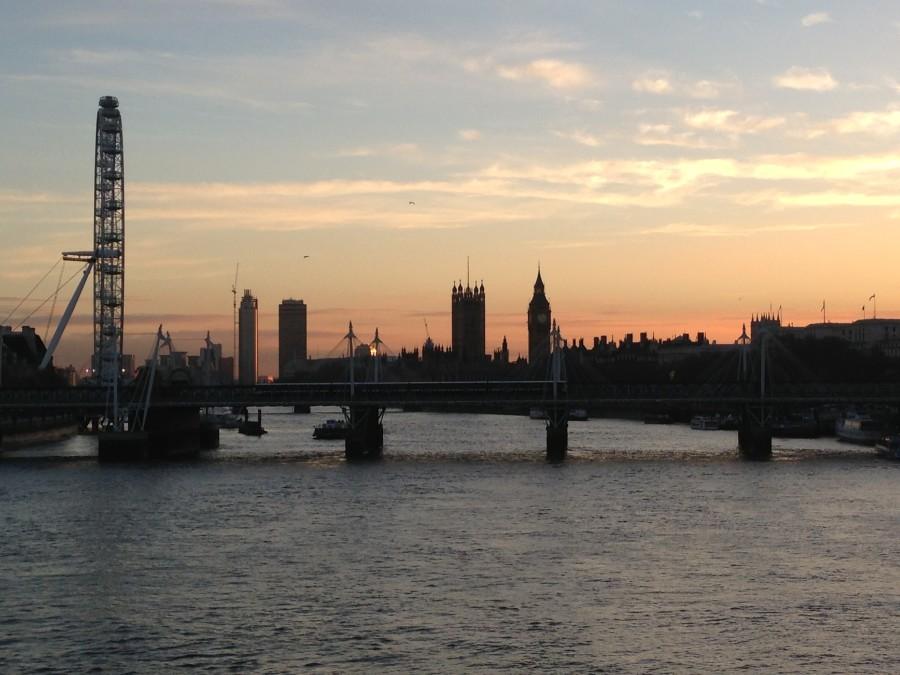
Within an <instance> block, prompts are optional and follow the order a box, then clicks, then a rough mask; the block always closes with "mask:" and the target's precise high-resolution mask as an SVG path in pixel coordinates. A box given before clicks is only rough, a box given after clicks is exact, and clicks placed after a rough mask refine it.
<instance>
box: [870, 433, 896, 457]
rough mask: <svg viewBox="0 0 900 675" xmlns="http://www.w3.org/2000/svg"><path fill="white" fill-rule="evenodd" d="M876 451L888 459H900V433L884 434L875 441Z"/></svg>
mask: <svg viewBox="0 0 900 675" xmlns="http://www.w3.org/2000/svg"><path fill="white" fill-rule="evenodd" d="M875 452H877V453H878V454H879V455H881V456H882V457H887V458H888V459H900V434H896V433H895V434H884V435H883V436H882V437H881V438H879V439H878V441H877V442H876V443H875Z"/></svg>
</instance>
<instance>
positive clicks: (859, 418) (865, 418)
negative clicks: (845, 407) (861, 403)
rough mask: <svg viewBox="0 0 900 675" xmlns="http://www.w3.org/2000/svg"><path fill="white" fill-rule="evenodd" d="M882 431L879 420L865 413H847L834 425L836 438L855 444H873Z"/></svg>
mask: <svg viewBox="0 0 900 675" xmlns="http://www.w3.org/2000/svg"><path fill="white" fill-rule="evenodd" d="M882 431H883V424H882V423H881V421H880V420H877V419H875V418H873V417H872V416H871V415H868V414H865V413H855V412H850V413H847V414H846V415H844V416H843V417H841V419H839V420H838V421H837V423H836V424H835V425H834V433H835V434H837V437H838V439H840V440H842V441H844V442H846V443H856V444H857V445H875V443H877V442H878V439H879V438H881V435H882Z"/></svg>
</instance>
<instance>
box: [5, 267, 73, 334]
mask: <svg viewBox="0 0 900 675" xmlns="http://www.w3.org/2000/svg"><path fill="white" fill-rule="evenodd" d="M61 262H62V259H60V260H57V261H56V262H55V263H53V265H52V266H51V267H50V269H49V270H47V272H46V273H45V274H44V276H42V277H41V278H40V280H38V282H37V283H36V284H35V285H34V286H32V287H31V290H30V291H28V294H27V295H26V296H25V297H24V298H22V299H21V300H19V304H18V305H16V306H15V307H14V308H13V310H12V311H11V312H10V313H9V314H7V315H6V318H5V319H3V321H0V324H2V325H5V324H6V322H7V321H9V319H10V317H11V316H12V315H13V314H15V313H16V312H18V311H19V307H21V306H22V305H24V304H25V303H26V302H28V300H29V299H30V298H31V294H32V293H34V292H35V291H36V290H37V288H38V286H40V285H41V284H42V283H44V279H46V278H47V277H49V276H50V273H51V272H52V271H53V270H55V269H56V266H57V265H59V264H60V263H61ZM29 316H30V315H29ZM25 320H26V321H27V319H25Z"/></svg>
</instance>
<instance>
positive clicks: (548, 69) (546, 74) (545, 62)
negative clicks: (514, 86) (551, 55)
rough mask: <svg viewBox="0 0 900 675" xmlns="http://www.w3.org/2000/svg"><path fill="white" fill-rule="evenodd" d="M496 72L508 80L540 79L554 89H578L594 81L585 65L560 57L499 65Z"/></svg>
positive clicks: (539, 80)
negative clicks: (563, 59)
mask: <svg viewBox="0 0 900 675" xmlns="http://www.w3.org/2000/svg"><path fill="white" fill-rule="evenodd" d="M496 72H497V74H498V75H499V76H500V77H502V78H504V79H507V80H517V81H528V80H532V81H538V82H543V83H544V84H546V85H549V86H550V87H553V88H554V89H577V88H581V87H586V86H588V85H590V84H591V83H592V81H593V77H592V76H591V72H590V71H589V70H588V69H587V68H586V67H585V66H583V65H581V64H580V63H574V62H569V61H560V60H558V59H536V60H534V61H531V62H530V63H527V64H525V65H521V66H498V67H497V70H496Z"/></svg>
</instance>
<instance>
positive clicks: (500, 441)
mask: <svg viewBox="0 0 900 675" xmlns="http://www.w3.org/2000/svg"><path fill="white" fill-rule="evenodd" d="M328 416H332V417H333V416H335V413H334V411H331V412H329V411H326V410H319V409H316V410H314V412H313V414H311V415H292V414H279V413H278V412H277V411H274V410H273V411H267V414H266V415H265V416H264V419H263V423H264V426H265V427H266V428H267V429H268V430H269V432H270V433H269V434H267V435H266V436H264V437H262V438H259V439H257V438H248V437H243V436H240V435H238V434H237V433H235V432H232V431H222V444H221V448H220V449H219V450H218V451H215V452H211V453H208V454H206V455H204V456H202V457H201V458H200V459H197V460H194V461H189V462H175V463H168V464H156V465H153V464H147V465H100V464H98V463H97V462H96V461H95V459H94V458H93V455H94V454H95V442H96V439H93V438H91V437H89V436H81V437H75V438H72V439H70V440H69V441H66V442H64V443H59V444H55V445H52V446H43V447H37V448H32V449H29V450H23V451H16V452H10V453H5V454H4V456H3V458H2V459H0V553H2V555H0V585H2V596H0V597H2V600H0V609H2V612H0V623H2V631H0V670H2V671H4V672H76V671H80V672H84V671H89V670H92V669H96V670H103V671H110V672H147V673H151V672H169V671H172V670H175V669H186V670H199V671H209V672H221V671H233V672H299V671H302V672H322V673H332V672H339V673H346V672H396V673H410V672H417V673H431V672H435V673H438V672H456V671H463V670H464V671H468V672H484V673H495V672H501V671H505V672H516V673H518V672H524V671H540V672H610V673H639V672H640V673H644V672H658V673H670V672H705V673H723V672H754V673H755V672H779V673H783V672H796V673H812V672H822V673H846V672H878V673H886V672H900V642H898V626H900V489H898V486H900V463H896V462H889V461H885V460H881V459H878V458H876V457H875V456H874V454H873V452H872V451H871V450H870V449H867V448H857V447H853V446H846V445H842V444H839V443H837V442H836V441H834V440H833V439H822V440H812V441H811V440H797V441H794V440H792V441H779V440H777V439H776V441H775V452H774V460H773V461H771V462H767V463H749V462H743V461H741V460H739V459H738V457H737V452H736V450H735V446H736V434H735V433H734V432H723V431H708V432H700V431H691V430H690V429H688V428H686V427H684V426H679V425H671V426H655V425H644V424H640V423H636V422H630V421H622V420H605V419H604V420H590V421H588V422H577V423H576V422H573V423H570V448H571V452H570V459H569V460H568V461H567V462H565V463H564V464H561V465H550V464H547V463H546V462H545V461H544V459H543V455H544V432H543V424H542V423H541V422H539V421H534V420H528V419H524V418H519V417H507V416H488V415H456V414H453V415H451V414H446V415H437V414H425V413H393V412H389V413H388V414H387V416H386V418H385V458H384V460H383V461H381V462H378V463H372V464H351V465H348V464H346V463H345V462H344V460H343V446H342V443H341V442H339V441H338V442H322V441H314V440H312V438H311V432H312V427H313V425H314V424H316V423H319V422H321V421H322V420H324V419H325V418H326V417H328Z"/></svg>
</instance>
